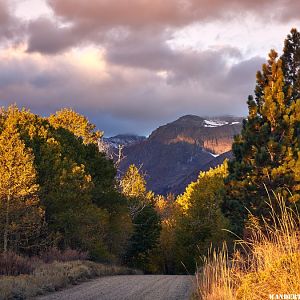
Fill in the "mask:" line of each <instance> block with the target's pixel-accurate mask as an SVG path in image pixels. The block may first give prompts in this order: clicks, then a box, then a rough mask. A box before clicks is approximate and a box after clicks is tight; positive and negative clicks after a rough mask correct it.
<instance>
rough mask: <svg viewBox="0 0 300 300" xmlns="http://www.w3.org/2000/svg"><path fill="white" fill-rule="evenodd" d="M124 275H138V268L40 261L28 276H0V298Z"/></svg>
mask: <svg viewBox="0 0 300 300" xmlns="http://www.w3.org/2000/svg"><path fill="white" fill-rule="evenodd" d="M123 274H124V275H125V274H138V271H136V270H132V269H129V268H125V267H119V266H113V265H103V264H97V263H94V262H91V261H72V262H54V263H52V264H43V265H41V266H39V267H37V268H36V269H35V270H34V271H33V274H31V275H20V276H2V277H0V291H1V293H0V299H1V300H2V299H27V298H30V297H35V296H37V295H42V294H45V293H47V292H52V291H56V290H59V289H61V288H63V287H66V286H68V285H70V284H77V283H80V282H82V281H85V280H88V279H91V278H95V277H99V276H107V275H123Z"/></svg>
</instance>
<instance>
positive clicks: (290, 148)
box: [223, 31, 300, 234]
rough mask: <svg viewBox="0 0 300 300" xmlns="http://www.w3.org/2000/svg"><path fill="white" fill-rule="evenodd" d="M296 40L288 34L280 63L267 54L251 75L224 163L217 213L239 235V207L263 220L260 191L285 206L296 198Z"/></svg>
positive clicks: (243, 216) (244, 216) (242, 215)
mask: <svg viewBox="0 0 300 300" xmlns="http://www.w3.org/2000/svg"><path fill="white" fill-rule="evenodd" d="M296 37H297V38H298V39H299V34H296V32H294V31H292V37H291V36H289V37H288V40H287V41H286V44H285V49H284V54H283V56H282V59H284V61H283V60H282V59H278V57H277V53H276V52H275V51H274V50H272V51H271V52H270V54H269V60H268V63H267V64H264V65H263V67H262V72H258V73H257V85H256V89H255V98H253V97H252V96H249V98H248V108H249V114H248V118H247V120H244V123H243V129H242V132H241V134H240V135H239V136H237V137H236V138H235V142H234V144H233V152H234V155H235V159H234V160H233V161H232V162H230V163H229V177H228V182H227V195H226V201H225V202H224V206H223V209H224V212H225V213H226V215H228V216H229V217H230V219H231V223H232V225H233V230H234V231H235V232H237V233H239V234H241V233H242V228H243V223H244V221H245V220H246V219H247V215H248V211H247V210H246V209H245V208H247V209H249V210H250V211H251V213H253V214H254V215H267V211H268V208H267V206H266V204H265V197H266V189H268V190H269V191H271V190H272V191H280V192H282V193H283V194H284V195H285V196H286V197H287V198H289V199H290V200H291V201H297V200H298V199H299V186H298V185H299V181H298V179H297V172H298V171H297V167H296V165H297V161H298V160H299V155H298V152H299V106H300V102H299V101H300V100H299V99H297V98H296V97H298V94H297V93H298V90H299V89H298V87H297V84H298V83H297V82H298V74H297V72H298V73H299V66H297V67H296V65H298V61H297V59H298V53H299V45H300V44H299V41H297V43H296V42H295V41H294V42H293V46H291V41H290V40H293V39H295V38H296ZM291 49H292V50H291ZM290 51H292V52H293V53H290ZM289 190H290V191H291V192H292V194H293V195H292V196H290V194H289Z"/></svg>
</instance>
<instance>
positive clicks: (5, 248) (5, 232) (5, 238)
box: [3, 194, 10, 252]
mask: <svg viewBox="0 0 300 300" xmlns="http://www.w3.org/2000/svg"><path fill="white" fill-rule="evenodd" d="M9 206H10V194H8V196H7V202H6V212H5V228H4V236H3V251H4V252H7V245H8V227H9Z"/></svg>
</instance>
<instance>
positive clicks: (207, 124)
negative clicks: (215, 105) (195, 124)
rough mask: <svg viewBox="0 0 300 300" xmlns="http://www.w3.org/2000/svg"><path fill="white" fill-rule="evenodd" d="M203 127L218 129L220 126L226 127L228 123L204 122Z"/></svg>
mask: <svg viewBox="0 0 300 300" xmlns="http://www.w3.org/2000/svg"><path fill="white" fill-rule="evenodd" d="M203 122H204V127H211V128H214V127H220V126H224V125H227V124H228V122H226V121H217V120H204V121H203Z"/></svg>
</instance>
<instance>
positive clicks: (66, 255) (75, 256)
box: [40, 247, 89, 263]
mask: <svg viewBox="0 0 300 300" xmlns="http://www.w3.org/2000/svg"><path fill="white" fill-rule="evenodd" d="M40 258H41V260H42V261H43V262H45V263H52V262H54V261H61V262H66V261H74V260H87V259H88V258H89V257H88V253H87V252H83V251H78V250H74V249H70V248H68V249H66V250H59V249H57V248H55V247H54V248H50V249H48V250H47V251H45V252H42V253H41V254H40Z"/></svg>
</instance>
